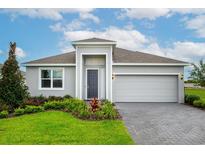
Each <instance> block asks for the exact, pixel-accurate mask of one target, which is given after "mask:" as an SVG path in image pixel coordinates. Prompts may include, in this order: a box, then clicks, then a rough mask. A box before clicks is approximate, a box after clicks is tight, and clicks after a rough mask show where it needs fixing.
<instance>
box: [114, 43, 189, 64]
mask: <svg viewBox="0 0 205 154" xmlns="http://www.w3.org/2000/svg"><path fill="white" fill-rule="evenodd" d="M113 61H114V63H186V62H183V61H179V60H176V59H171V58H166V57H161V56H157V55H153V54H148V53H143V52H139V51H130V50H126V49H122V48H117V47H116V48H114V52H113Z"/></svg>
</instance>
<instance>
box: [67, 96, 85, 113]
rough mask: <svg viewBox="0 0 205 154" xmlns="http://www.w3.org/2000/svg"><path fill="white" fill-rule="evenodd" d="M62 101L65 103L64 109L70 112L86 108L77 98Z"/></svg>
mask: <svg viewBox="0 0 205 154" xmlns="http://www.w3.org/2000/svg"><path fill="white" fill-rule="evenodd" d="M64 103H65V105H66V109H68V110H69V111H71V112H80V111H86V110H88V106H87V104H86V103H85V102H84V101H83V100H80V99H77V98H72V99H65V100H64Z"/></svg>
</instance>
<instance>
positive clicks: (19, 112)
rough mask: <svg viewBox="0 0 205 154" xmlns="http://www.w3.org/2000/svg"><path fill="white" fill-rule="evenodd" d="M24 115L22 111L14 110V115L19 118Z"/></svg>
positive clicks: (20, 109) (19, 109)
mask: <svg viewBox="0 0 205 154" xmlns="http://www.w3.org/2000/svg"><path fill="white" fill-rule="evenodd" d="M23 114H24V109H22V108H18V109H15V110H14V115H16V116H19V115H23Z"/></svg>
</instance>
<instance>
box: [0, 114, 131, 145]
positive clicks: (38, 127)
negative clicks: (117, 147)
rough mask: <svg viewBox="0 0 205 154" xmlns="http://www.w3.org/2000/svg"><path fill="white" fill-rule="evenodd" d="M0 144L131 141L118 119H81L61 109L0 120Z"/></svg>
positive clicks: (128, 142) (118, 142) (112, 142)
mask: <svg viewBox="0 0 205 154" xmlns="http://www.w3.org/2000/svg"><path fill="white" fill-rule="evenodd" d="M0 144H23V145H25V144H29V145H31V144H134V142H133V140H132V139H131V137H130V135H129V134H128V132H127V129H126V128H125V126H124V123H123V121H121V120H104V121H83V120H80V119H76V118H74V117H73V116H72V115H70V114H69V113H65V112H61V111H49V112H41V113H36V114H30V115H23V116H20V117H15V118H8V119H1V120H0Z"/></svg>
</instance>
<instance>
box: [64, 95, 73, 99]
mask: <svg viewBox="0 0 205 154" xmlns="http://www.w3.org/2000/svg"><path fill="white" fill-rule="evenodd" d="M63 98H64V99H70V98H73V97H72V96H70V95H65V96H63Z"/></svg>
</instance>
